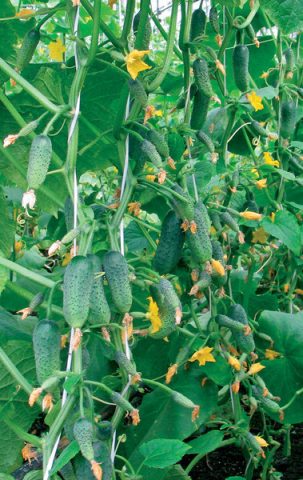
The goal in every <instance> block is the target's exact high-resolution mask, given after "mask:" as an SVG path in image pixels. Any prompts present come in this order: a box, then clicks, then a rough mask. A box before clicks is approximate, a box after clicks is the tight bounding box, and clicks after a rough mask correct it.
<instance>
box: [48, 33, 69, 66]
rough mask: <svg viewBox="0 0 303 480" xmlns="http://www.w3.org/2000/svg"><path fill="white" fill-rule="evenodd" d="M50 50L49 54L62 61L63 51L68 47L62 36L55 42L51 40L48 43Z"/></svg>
mask: <svg viewBox="0 0 303 480" xmlns="http://www.w3.org/2000/svg"><path fill="white" fill-rule="evenodd" d="M48 51H49V56H50V58H51V59H52V60H56V61H57V62H62V61H63V53H64V52H65V51H66V47H65V45H63V42H62V40H61V38H57V40H56V41H55V42H50V43H49V44H48Z"/></svg>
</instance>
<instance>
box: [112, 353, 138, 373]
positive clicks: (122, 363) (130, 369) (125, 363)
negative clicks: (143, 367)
mask: <svg viewBox="0 0 303 480" xmlns="http://www.w3.org/2000/svg"><path fill="white" fill-rule="evenodd" d="M114 360H115V361H116V362H117V364H118V365H119V367H120V368H121V369H123V370H124V371H125V372H126V373H127V374H128V375H131V376H134V375H136V374H137V370H136V366H135V365H134V364H133V362H131V361H130V360H129V359H128V358H127V356H126V355H125V353H124V352H120V351H116V352H115V357H114Z"/></svg>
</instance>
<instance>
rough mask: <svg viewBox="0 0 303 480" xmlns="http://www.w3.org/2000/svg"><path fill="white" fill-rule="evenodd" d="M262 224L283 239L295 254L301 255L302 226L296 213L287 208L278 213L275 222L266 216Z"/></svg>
mask: <svg viewBox="0 0 303 480" xmlns="http://www.w3.org/2000/svg"><path fill="white" fill-rule="evenodd" d="M261 226H262V227H263V228H264V230H266V232H267V233H270V235H272V236H273V237H275V238H278V239H279V240H281V241H282V242H283V243H284V244H285V245H286V246H287V247H288V248H289V249H290V250H291V251H292V252H294V254H295V255H300V250H301V235H300V227H299V224H298V222H297V219H296V217H295V216H294V215H292V214H291V213H290V212H287V211H286V210H280V211H279V212H277V213H276V216H275V220H274V222H272V221H271V219H270V218H267V217H266V218H264V219H263V220H262V222H261Z"/></svg>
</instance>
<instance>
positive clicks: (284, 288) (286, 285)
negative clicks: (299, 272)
mask: <svg viewBox="0 0 303 480" xmlns="http://www.w3.org/2000/svg"><path fill="white" fill-rule="evenodd" d="M283 292H284V293H288V292H289V283H285V284H284V285H283Z"/></svg>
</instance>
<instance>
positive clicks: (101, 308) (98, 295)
mask: <svg viewBox="0 0 303 480" xmlns="http://www.w3.org/2000/svg"><path fill="white" fill-rule="evenodd" d="M88 258H89V259H90V261H91V263H92V271H93V275H94V278H93V285H92V289H91V293H90V300H89V314H88V321H89V323H91V324H104V325H105V324H107V323H109V322H110V317H111V312H110V308H109V305H108V303H107V300H106V296H105V292H104V287H103V277H101V276H98V277H97V278H96V274H100V273H101V272H102V262H101V260H100V258H99V257H97V255H88Z"/></svg>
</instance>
